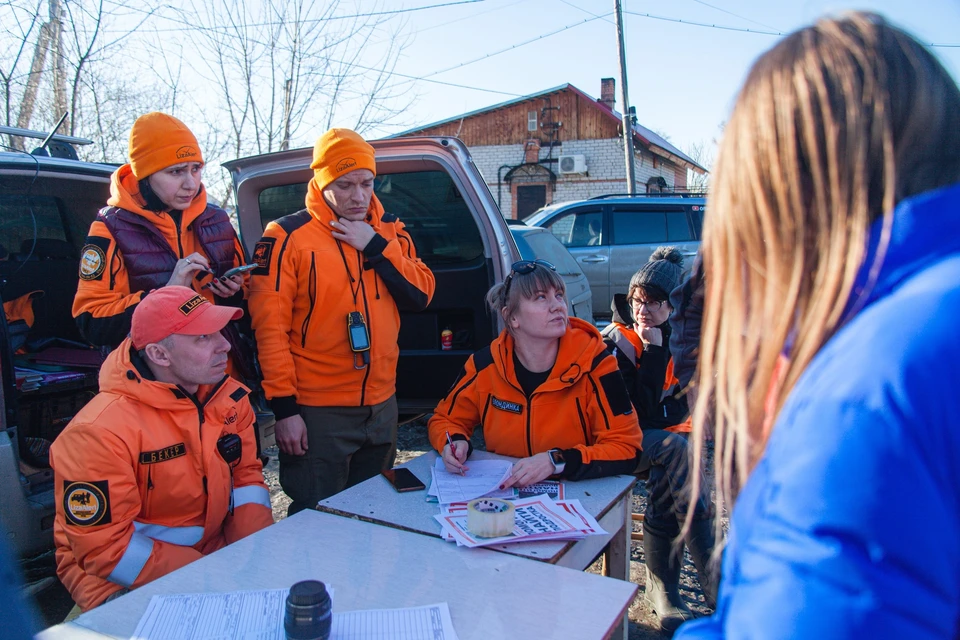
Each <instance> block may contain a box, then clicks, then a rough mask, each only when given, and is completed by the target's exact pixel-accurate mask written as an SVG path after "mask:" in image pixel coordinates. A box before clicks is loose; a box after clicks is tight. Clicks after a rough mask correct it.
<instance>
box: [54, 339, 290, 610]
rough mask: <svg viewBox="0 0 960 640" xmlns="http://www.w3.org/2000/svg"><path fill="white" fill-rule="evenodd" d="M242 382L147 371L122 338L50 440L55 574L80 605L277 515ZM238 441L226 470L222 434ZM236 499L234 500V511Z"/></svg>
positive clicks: (225, 541) (179, 564)
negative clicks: (193, 384)
mask: <svg viewBox="0 0 960 640" xmlns="http://www.w3.org/2000/svg"><path fill="white" fill-rule="evenodd" d="M248 393H249V390H248V389H247V388H246V387H244V386H243V385H241V384H240V383H239V382H237V381H236V380H234V379H233V378H231V377H229V376H224V378H223V380H221V381H220V382H219V383H218V384H216V385H214V386H213V387H201V388H200V391H199V393H198V394H197V396H196V397H194V396H190V395H189V394H187V393H186V392H185V391H183V389H181V388H180V387H178V386H176V385H172V384H167V383H161V382H156V381H153V380H151V379H150V375H149V370H148V369H146V365H144V364H143V363H142V361H140V360H139V358H138V357H135V356H133V357H132V356H131V344H130V340H129V339H127V340H125V341H124V342H123V343H122V344H121V345H120V346H119V347H118V348H117V349H115V350H114V351H113V352H112V353H111V354H110V355H109V356H108V358H107V361H106V362H105V363H104V365H103V367H102V369H101V370H100V393H99V394H97V396H96V397H95V398H94V399H93V400H91V401H90V402H89V403H88V404H87V405H86V406H85V407H84V408H83V409H82V410H81V411H80V412H79V413H78V414H77V415H76V417H74V419H73V420H71V421H70V424H69V425H67V428H66V429H64V431H63V433H62V434H60V436H59V437H58V438H57V439H56V440H55V441H54V443H53V445H52V446H51V448H50V466H51V467H53V471H54V496H55V504H56V518H55V520H54V528H53V530H54V541H55V543H56V547H57V551H56V556H57V575H58V576H59V577H60V580H61V581H62V582H63V584H64V585H65V586H66V587H67V589H68V590H69V591H70V594H71V595H72V596H73V599H74V601H76V603H77V604H78V605H80V608H81V609H83V610H84V611H88V610H90V609H91V608H93V607H96V606H97V605H99V604H101V603H102V602H103V601H104V600H105V599H106V598H107V597H108V596H110V595H111V594H112V593H114V592H116V591H118V590H119V589H121V588H122V587H129V588H135V587H139V586H141V585H143V584H146V583H147V582H150V581H152V580H156V579H157V578H159V577H160V576H163V575H165V574H167V573H170V572H171V571H173V570H175V569H177V568H179V567H182V566H184V565H186V564H188V563H190V562H193V561H194V560H196V559H198V558H200V557H201V556H203V555H206V554H209V553H212V552H214V551H216V550H217V549H220V548H222V547H223V546H225V545H227V544H230V543H231V542H234V541H236V540H239V539H240V538H242V537H244V536H246V535H249V534H251V533H253V532H255V531H258V530H260V529H262V528H264V527H266V526H268V525H270V524H272V523H273V512H272V510H271V508H270V494H269V492H268V491H267V487H266V484H265V483H264V481H263V470H262V466H261V463H260V459H259V458H258V457H257V443H256V441H255V439H254V432H253V428H252V425H253V421H254V414H253V410H252V408H251V407H250V402H249V400H248V399H247V394H248ZM230 434H237V435H238V436H239V437H240V439H241V442H242V452H241V457H240V459H239V461H237V462H235V463H234V467H233V473H232V487H231V471H230V468H229V466H228V465H227V463H226V461H225V460H224V459H223V458H222V457H221V454H220V453H219V452H218V450H217V442H218V440H219V439H220V438H221V437H224V436H227V435H230ZM231 502H232V505H233V510H232V513H231Z"/></svg>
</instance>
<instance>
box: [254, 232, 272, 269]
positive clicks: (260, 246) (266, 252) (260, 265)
mask: <svg viewBox="0 0 960 640" xmlns="http://www.w3.org/2000/svg"><path fill="white" fill-rule="evenodd" d="M276 242H277V239H276V238H263V239H262V240H261V241H260V242H258V243H257V246H255V247H254V248H253V261H254V262H255V263H257V268H256V269H254V270H253V273H252V274H251V275H255V276H268V275H270V258H271V256H273V245H274V244H276Z"/></svg>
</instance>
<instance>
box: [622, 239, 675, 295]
mask: <svg viewBox="0 0 960 640" xmlns="http://www.w3.org/2000/svg"><path fill="white" fill-rule="evenodd" d="M682 273H683V255H682V254H681V253H680V251H679V250H677V248H676V247H657V250H656V251H654V252H653V255H651V256H650V259H649V260H648V261H647V263H646V264H645V265H643V266H642V267H640V269H639V270H638V271H637V272H636V273H635V274H633V277H632V278H630V289H629V294H630V295H631V296H632V295H633V292H634V289H636V288H637V287H640V286H643V287H656V288H657V289H659V290H660V291H661V292H662V293H663V298H664V299H666V298H667V297H669V296H670V292H671V291H673V290H674V289H676V288H677V287H678V286H680V276H681V274H682Z"/></svg>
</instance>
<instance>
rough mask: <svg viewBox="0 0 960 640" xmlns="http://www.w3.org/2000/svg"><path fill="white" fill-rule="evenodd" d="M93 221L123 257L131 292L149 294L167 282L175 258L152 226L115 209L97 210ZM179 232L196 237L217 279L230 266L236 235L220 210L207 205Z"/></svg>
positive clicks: (128, 213)
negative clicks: (96, 219)
mask: <svg viewBox="0 0 960 640" xmlns="http://www.w3.org/2000/svg"><path fill="white" fill-rule="evenodd" d="M97 218H98V219H99V220H100V221H101V222H103V224H105V225H106V226H107V229H109V230H110V234H111V235H112V236H113V238H114V240H115V241H116V243H117V248H119V249H120V253H121V254H123V261H124V264H125V266H126V269H127V277H128V279H129V280H130V290H131V291H150V290H151V289H156V288H158V287H162V286H163V285H165V284H166V283H167V281H168V280H169V279H170V274H172V273H173V269H174V267H175V266H176V264H177V260H178V259H179V256H178V255H177V254H176V252H175V251H174V250H173V249H172V248H171V247H170V245H169V244H168V243H167V240H166V238H164V237H163V234H162V233H160V230H159V229H157V227H156V226H154V225H153V224H151V222H150V221H149V220H147V219H146V218H144V217H143V216H139V215H137V214H135V213H132V212H130V211H127V210H126V209H120V208H119V207H106V208H104V209H101V211H100V213H99V215H98V216H97ZM181 233H195V234H196V235H197V239H198V240H199V242H200V247H201V248H202V249H203V253H204V255H206V256H207V259H209V260H210V266H211V268H212V270H213V272H214V274H215V275H216V276H217V277H219V276H221V275H223V273H224V272H225V271H226V270H227V269H229V268H230V267H232V266H233V264H234V260H235V258H236V245H235V244H234V238H235V237H236V235H235V234H234V231H233V226H232V225H231V224H230V218H229V217H227V213H226V212H225V211H224V210H223V209H220V208H219V207H214V206H212V205H207V208H206V209H204V211H203V213H201V214H200V215H199V216H198V217H197V219H196V220H194V221H193V222H192V223H190V225H189V226H187V228H186V229H183V231H182V232H181Z"/></svg>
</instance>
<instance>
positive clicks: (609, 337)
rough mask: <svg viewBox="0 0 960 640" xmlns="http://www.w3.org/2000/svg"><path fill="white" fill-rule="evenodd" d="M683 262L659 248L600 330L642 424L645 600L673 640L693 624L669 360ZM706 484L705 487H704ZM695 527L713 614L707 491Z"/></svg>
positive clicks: (678, 412) (685, 502)
mask: <svg viewBox="0 0 960 640" xmlns="http://www.w3.org/2000/svg"><path fill="white" fill-rule="evenodd" d="M682 270H683V256H682V255H681V254H680V252H679V251H678V250H677V249H676V248H674V247H659V248H658V249H657V250H656V251H654V252H653V255H651V256H650V260H649V261H648V262H647V263H646V264H644V265H643V266H642V267H640V269H639V270H638V271H637V272H636V273H635V274H633V277H632V278H631V279H630V286H629V287H628V289H627V294H626V295H624V294H616V295H615V296H614V297H613V302H612V303H611V308H612V310H613V322H612V323H610V324H609V325H607V326H606V327H605V328H604V330H603V333H602V335H603V337H604V341H605V342H606V344H607V347H608V349H610V351H611V352H612V353H613V354H614V355H615V356H616V358H617V364H618V365H619V367H620V373H621V374H622V375H623V379H624V382H626V385H627V391H628V392H629V394H630V399H631V400H632V401H633V406H634V408H636V410H637V419H638V420H639V421H640V428H641V429H642V430H643V455H642V456H641V458H640V464H639V465H638V467H637V472H648V476H647V483H646V484H647V504H646V510H645V511H644V519H643V553H644V564H645V566H646V590H645V592H644V597H645V598H646V600H647V602H648V603H649V605H650V607H651V608H652V609H653V610H654V612H655V613H656V614H657V619H658V621H659V623H660V628H661V630H662V631H666V632H673V631H675V630H676V629H677V628H678V627H679V626H680V625H681V624H683V622H684V621H686V620H689V619H691V618H693V617H694V615H693V612H692V611H690V609H689V608H688V607H687V605H686V604H685V603H684V601H683V599H682V598H681V596H680V567H681V565H682V564H683V562H682V561H683V544H682V543H681V544H680V545H675V544H674V541H675V540H676V539H677V538H678V537H679V536H680V533H681V526H682V525H683V522H684V519H685V518H686V517H687V511H688V509H689V508H690V506H691V505H690V487H689V474H690V464H689V449H688V445H687V440H686V437H685V434H686V433H688V432H689V431H690V421H689V416H690V410H689V408H688V407H687V398H686V396H685V394H684V392H683V390H682V389H681V388H680V384H679V381H678V380H677V378H676V376H674V373H673V359H672V358H671V356H670V349H669V344H670V334H671V329H670V323H669V321H668V320H669V318H670V313H671V312H672V311H673V307H671V306H670V302H669V297H670V292H671V291H673V290H674V289H676V288H677V287H678V286H679V284H680V279H681V274H682ZM705 484H706V483H705V482H703V481H701V482H700V486H701V487H704V486H705ZM693 514H694V515H693V520H692V522H691V526H690V527H689V529H688V530H687V531H686V534H685V535H684V540H683V541H684V542H685V543H686V546H687V547H688V548H689V549H690V555H691V557H692V558H693V563H694V566H696V568H697V574H698V576H699V578H700V587H701V589H703V595H704V600H705V601H706V603H707V606H709V607H714V606H716V598H717V575H716V570H715V567H713V566H712V565H711V564H710V556H711V554H712V553H713V549H714V542H715V541H714V532H713V528H714V523H713V505H712V504H711V503H710V498H709V495H707V494H706V492H705V491H702V490H701V492H700V495H699V496H698V497H697V499H696V500H695V501H694V504H693Z"/></svg>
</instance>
